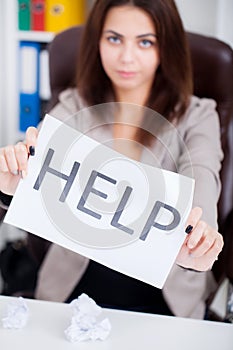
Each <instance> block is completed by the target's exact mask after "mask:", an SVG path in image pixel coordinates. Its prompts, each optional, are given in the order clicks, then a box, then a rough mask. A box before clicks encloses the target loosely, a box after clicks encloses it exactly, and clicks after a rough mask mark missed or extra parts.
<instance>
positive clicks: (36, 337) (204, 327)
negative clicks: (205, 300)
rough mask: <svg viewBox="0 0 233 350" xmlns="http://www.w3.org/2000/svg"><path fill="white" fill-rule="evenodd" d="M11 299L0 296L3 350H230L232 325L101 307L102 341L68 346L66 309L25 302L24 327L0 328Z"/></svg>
mask: <svg viewBox="0 0 233 350" xmlns="http://www.w3.org/2000/svg"><path fill="white" fill-rule="evenodd" d="M12 300H13V298H12V297H5V296H0V347H1V349H3V350H29V349H30V350H31V349H33V350H44V349H56V350H68V349H69V350H72V349H78V350H93V349H94V350H100V349H101V350H116V349H118V350H131V349H132V350H137V349H144V350H150V349H153V350H155V349H156V350H167V349H169V350H170V349H173V350H183V349H185V350H202V349H203V350H233V325H232V324H224V323H218V322H210V321H199V320H191V319H184V318H179V317H168V316H158V315H151V314H143V313H136V312H127V311H117V310H107V309H104V310H103V312H102V314H101V316H102V317H103V318H104V317H108V318H109V320H110V322H111V325H112V330H111V332H110V335H109V337H108V338H107V339H106V340H104V341H87V342H80V343H70V342H69V341H68V340H67V339H66V338H65V335H64V330H65V329H66V328H67V327H68V326H69V324H70V320H71V312H72V310H71V308H70V307H69V305H68V304H62V303H54V302H47V301H38V300H29V299H26V302H27V304H28V307H29V311H30V316H29V320H28V323H27V325H26V326H25V327H24V328H23V329H17V330H13V329H4V328H3V326H2V322H1V321H2V318H3V316H4V313H5V311H6V306H7V304H8V303H9V302H10V301H12ZM102 317H101V319H102Z"/></svg>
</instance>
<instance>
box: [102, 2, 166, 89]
mask: <svg viewBox="0 0 233 350" xmlns="http://www.w3.org/2000/svg"><path fill="white" fill-rule="evenodd" d="M100 57H101V61H102V65H103V68H104V70H105V72H106V74H107V75H108V77H109V78H110V80H111V81H112V84H113V88H114V90H115V92H116V93H118V92H121V93H122V92H126V91H129V90H130V91H133V90H137V91H139V92H140V91H141V93H142V94H145V93H146V94H148V93H149V91H150V88H151V85H152V83H153V80H154V76H155V72H156V70H157V68H158V65H159V63H160V58H159V49H158V44H157V38H156V32H155V28H154V24H153V22H152V20H151V18H150V16H149V15H148V14H147V13H146V12H144V11H143V10H141V9H140V8H138V7H133V6H127V5H125V6H120V7H113V8H111V9H110V10H109V11H108V13H107V16H106V19H105V23H104V26H103V31H102V35H101V38H100Z"/></svg>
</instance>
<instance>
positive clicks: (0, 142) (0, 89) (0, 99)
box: [0, 2, 5, 147]
mask: <svg viewBox="0 0 233 350" xmlns="http://www.w3.org/2000/svg"><path fill="white" fill-rule="evenodd" d="M0 47H1V48H2V47H4V46H3V11H2V2H0ZM1 51H2V50H1ZM0 67H3V55H1V54H0ZM2 82H3V69H0V147H1V146H2V145H3V144H4V141H5V140H4V123H3V112H4V107H3V83H2Z"/></svg>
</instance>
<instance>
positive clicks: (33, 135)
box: [25, 126, 38, 155]
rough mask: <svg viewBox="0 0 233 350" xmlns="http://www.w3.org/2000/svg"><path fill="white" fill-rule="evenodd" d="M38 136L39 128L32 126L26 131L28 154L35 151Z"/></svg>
mask: <svg viewBox="0 0 233 350" xmlns="http://www.w3.org/2000/svg"><path fill="white" fill-rule="evenodd" d="M37 137H38V130H37V129H36V128H34V127H32V126H30V127H29V128H28V129H27V131H26V139H25V142H26V146H27V150H28V154H30V153H35V147H36V143H37ZM33 155H34V154H33Z"/></svg>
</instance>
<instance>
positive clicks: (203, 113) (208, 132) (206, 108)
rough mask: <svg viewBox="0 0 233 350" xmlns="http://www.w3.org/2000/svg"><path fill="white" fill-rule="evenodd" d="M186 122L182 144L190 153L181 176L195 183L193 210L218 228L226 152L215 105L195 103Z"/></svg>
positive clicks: (204, 101)
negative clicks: (196, 208)
mask: <svg viewBox="0 0 233 350" xmlns="http://www.w3.org/2000/svg"><path fill="white" fill-rule="evenodd" d="M184 119H186V127H185V128H183V140H184V144H185V146H186V147H187V150H188V152H182V153H181V157H180V160H179V173H181V174H183V175H187V176H190V174H192V176H193V178H194V179H195V190H194V200H193V207H195V206H200V207H201V208H202V209H203V216H202V217H203V219H204V220H205V221H206V222H208V224H209V225H211V226H213V227H215V228H217V203H218V199H219V195H220V191H221V184H220V176H219V172H220V169H221V161H222V159H223V152H222V149H221V137H220V123H219V116H218V114H217V111H216V103H215V101H213V100H210V99H196V102H195V103H194V104H193V105H192V106H190V108H189V109H188V110H187V113H186V116H185V118H184ZM188 157H190V159H188ZM190 160H191V161H190Z"/></svg>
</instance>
